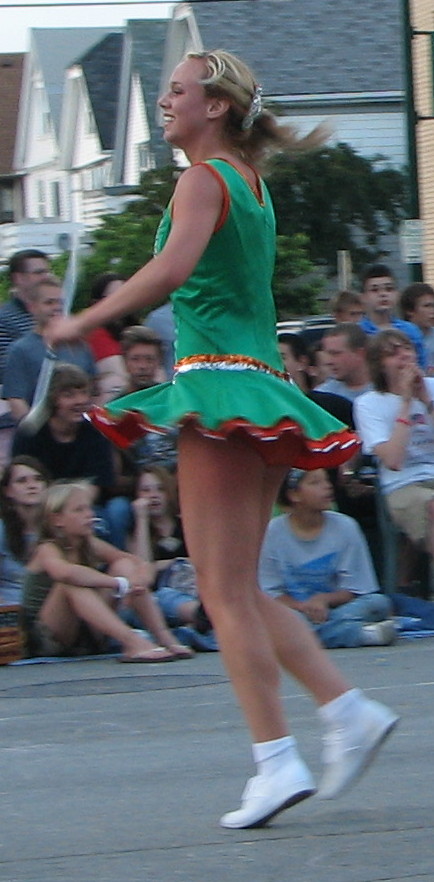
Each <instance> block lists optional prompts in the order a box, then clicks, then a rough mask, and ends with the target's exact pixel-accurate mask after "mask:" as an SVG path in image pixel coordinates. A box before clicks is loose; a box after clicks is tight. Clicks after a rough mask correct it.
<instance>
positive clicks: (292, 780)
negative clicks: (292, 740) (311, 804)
mask: <svg viewBox="0 0 434 882" xmlns="http://www.w3.org/2000/svg"><path fill="white" fill-rule="evenodd" d="M314 793H316V787H315V784H314V781H313V778H312V775H311V774H310V771H309V769H308V768H307V766H306V765H305V763H304V762H303V760H302V759H300V757H294V758H291V759H290V760H289V762H288V763H287V765H285V766H283V767H282V768H280V769H279V770H277V771H276V772H275V773H274V774H272V775H256V776H255V777H254V778H250V780H249V781H247V784H246V786H245V788H244V792H243V794H242V797H241V808H239V809H238V810H237V811H235V812H228V813H227V814H226V815H223V817H222V818H220V824H221V826H222V827H228V828H229V829H232V830H238V829H245V828H249V827H263V826H264V825H265V824H266V823H267V822H268V821H270V820H271V818H274V817H275V815H277V814H279V812H283V810H284V809H287V808H290V807H291V806H293V805H296V804H297V802H301V801H302V800H303V799H307V797H308V796H312V795H313V794H314Z"/></svg>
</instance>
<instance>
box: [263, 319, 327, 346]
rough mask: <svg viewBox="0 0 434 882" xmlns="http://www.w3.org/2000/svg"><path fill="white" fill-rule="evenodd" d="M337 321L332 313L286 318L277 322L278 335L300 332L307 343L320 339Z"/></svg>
mask: <svg viewBox="0 0 434 882" xmlns="http://www.w3.org/2000/svg"><path fill="white" fill-rule="evenodd" d="M335 324H336V321H335V319H334V317H333V316H332V315H309V316H305V317H304V318H297V319H285V320H284V321H281V322H277V325H276V327H277V336H279V334H300V335H301V336H302V337H303V338H304V340H305V341H306V343H307V345H308V346H310V345H311V344H312V343H316V341H317V340H320V339H321V337H322V335H323V334H324V331H325V330H327V328H332V327H333V325H335Z"/></svg>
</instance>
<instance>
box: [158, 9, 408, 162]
mask: <svg viewBox="0 0 434 882" xmlns="http://www.w3.org/2000/svg"><path fill="white" fill-rule="evenodd" d="M401 27H402V25H401V9H400V4H399V3H398V2H397V0H382V2H381V3H378V2H377V0H363V3H354V2H353V0H333V2H331V0H290V2H289V0H286V2H282V0H255V2H252V0H233V2H230V0H229V2H225V3H220V2H219V0H202V2H197V3H194V4H193V3H191V4H190V3H183V2H181V3H177V4H176V5H175V7H174V8H173V15H172V20H171V24H170V29H169V33H168V41H167V49H166V58H165V66H164V70H163V83H167V82H168V79H169V76H170V73H171V71H172V69H173V67H174V66H175V65H176V64H177V63H178V61H179V60H180V59H181V58H182V56H183V55H184V53H185V52H186V51H189V50H190V49H193V50H195V49H199V50H201V49H203V48H206V49H212V48H216V47H224V48H225V49H227V50H228V51H230V52H234V53H235V54H236V55H240V56H241V58H243V59H244V60H245V61H246V62H247V64H248V65H249V66H250V67H251V68H252V69H253V71H254V72H255V74H256V76H257V78H258V81H259V82H260V83H261V85H262V86H263V89H264V95H265V97H266V99H268V100H269V101H270V102H272V103H273V104H274V106H275V107H276V108H278V110H279V113H280V114H281V115H282V116H283V117H284V118H285V120H288V121H290V122H291V123H293V124H294V125H295V126H296V127H297V128H298V129H299V131H300V133H301V134H305V133H306V132H307V131H308V130H310V129H311V128H312V127H313V126H314V125H316V124H317V123H318V122H321V121H323V120H325V119H326V120H328V122H329V125H330V127H331V129H332V138H331V141H332V143H333V142H335V143H336V142H338V141H345V142H347V143H349V144H351V146H352V147H353V148H354V149H355V150H357V151H358V152H360V153H362V154H363V155H365V156H369V157H372V156H375V155H378V154H382V155H384V156H385V157H386V159H387V161H388V162H390V163H391V164H393V165H395V166H402V165H403V163H404V162H405V122H404V94H403V90H404V82H403V81H404V70H403V58H402V48H401V43H402V33H401Z"/></svg>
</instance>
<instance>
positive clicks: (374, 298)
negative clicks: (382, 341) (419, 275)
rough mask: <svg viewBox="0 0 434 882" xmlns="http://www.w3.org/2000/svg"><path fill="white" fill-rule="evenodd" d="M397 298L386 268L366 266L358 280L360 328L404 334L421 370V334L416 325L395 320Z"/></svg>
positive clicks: (423, 362) (424, 360)
mask: <svg viewBox="0 0 434 882" xmlns="http://www.w3.org/2000/svg"><path fill="white" fill-rule="evenodd" d="M398 297H399V293H398V288H397V285H396V281H395V279H394V276H393V274H392V272H391V270H390V269H389V267H387V266H384V264H379V263H377V264H374V266H370V267H369V268H368V269H367V270H366V271H365V273H364V274H363V277H362V299H363V305H364V308H365V316H364V318H362V320H361V321H360V327H361V328H363V330H364V331H366V333H367V334H378V332H379V331H385V330H387V329H389V328H396V329H397V330H398V331H402V332H403V333H404V334H407V337H409V339H410V340H411V342H412V344H413V346H414V348H415V350H416V355H417V361H418V363H419V366H420V367H421V368H422V370H425V368H426V364H427V356H426V352H425V346H424V342H423V337H422V333H421V331H420V330H419V328H417V327H416V325H413V324H412V323H411V322H406V321H404V320H403V319H400V318H397V316H396V315H395V312H396V308H397V302H398Z"/></svg>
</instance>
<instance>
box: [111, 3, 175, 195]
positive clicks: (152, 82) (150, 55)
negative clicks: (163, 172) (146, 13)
mask: <svg viewBox="0 0 434 882" xmlns="http://www.w3.org/2000/svg"><path fill="white" fill-rule="evenodd" d="M168 26H169V19H167V18H166V19H151V18H149V19H142V20H136V19H131V20H129V21H127V23H126V28H125V39H124V47H123V57H122V71H121V83H120V90H119V106H118V117H117V128H116V146H115V152H114V155H113V169H112V171H113V179H114V182H115V183H119V181H121V180H122V174H123V167H124V160H125V148H126V137H127V122H128V109H129V99H130V90H131V81H132V78H133V76H134V74H137V75H138V77H139V79H140V85H141V89H142V93H143V96H144V100H145V104H146V114H147V121H148V125H149V135H150V148H151V152H152V153H153V154H154V155H155V158H156V165H157V166H161V165H165V164H167V163H169V162H170V161H171V155H172V154H171V150H170V149H169V148H168V146H167V145H166V144H165V142H164V141H163V138H162V133H161V129H160V126H159V123H158V121H157V99H158V96H159V93H160V82H161V69H162V66H163V59H164V51H165V44H166V36H167V30H168Z"/></svg>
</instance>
